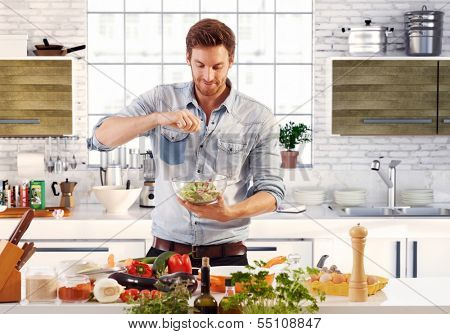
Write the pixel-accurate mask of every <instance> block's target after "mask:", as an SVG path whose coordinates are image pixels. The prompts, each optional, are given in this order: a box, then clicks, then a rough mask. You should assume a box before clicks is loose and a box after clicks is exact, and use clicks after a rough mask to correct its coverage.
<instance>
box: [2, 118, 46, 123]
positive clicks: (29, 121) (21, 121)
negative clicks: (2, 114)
mask: <svg viewBox="0 0 450 334" xmlns="http://www.w3.org/2000/svg"><path fill="white" fill-rule="evenodd" d="M0 124H41V121H40V120H39V119H0Z"/></svg>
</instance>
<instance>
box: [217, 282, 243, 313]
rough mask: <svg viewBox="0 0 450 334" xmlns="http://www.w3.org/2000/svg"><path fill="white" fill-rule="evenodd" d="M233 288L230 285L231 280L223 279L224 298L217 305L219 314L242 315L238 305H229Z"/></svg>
mask: <svg viewBox="0 0 450 334" xmlns="http://www.w3.org/2000/svg"><path fill="white" fill-rule="evenodd" d="M234 294H235V288H234V285H232V284H231V278H227V279H225V296H224V297H223V298H222V300H221V301H220V303H219V313H221V314H242V309H241V307H240V305H231V301H230V297H231V296H234Z"/></svg>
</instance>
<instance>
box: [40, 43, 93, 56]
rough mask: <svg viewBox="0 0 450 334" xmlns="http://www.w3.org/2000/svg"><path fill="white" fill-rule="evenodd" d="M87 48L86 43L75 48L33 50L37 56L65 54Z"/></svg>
mask: <svg viewBox="0 0 450 334" xmlns="http://www.w3.org/2000/svg"><path fill="white" fill-rule="evenodd" d="M85 48H86V45H79V46H75V47H73V48H68V49H61V50H49V49H45V50H39V49H38V50H33V53H34V54H35V55H36V56H65V55H66V54H68V53H71V52H75V51H79V50H84V49H85Z"/></svg>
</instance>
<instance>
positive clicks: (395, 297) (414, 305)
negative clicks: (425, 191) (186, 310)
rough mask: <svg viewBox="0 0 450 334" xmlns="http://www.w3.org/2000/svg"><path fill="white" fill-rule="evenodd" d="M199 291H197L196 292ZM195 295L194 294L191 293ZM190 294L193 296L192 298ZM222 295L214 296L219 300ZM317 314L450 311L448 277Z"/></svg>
mask: <svg viewBox="0 0 450 334" xmlns="http://www.w3.org/2000/svg"><path fill="white" fill-rule="evenodd" d="M196 294H198V291H197V292H196ZM194 297H195V295H194ZM194 297H193V298H194ZM221 297H222V295H221V294H217V295H216V298H217V299H218V300H220V299H221ZM125 306H126V304H123V303H116V304H99V303H93V302H92V303H85V304H24V305H23V304H20V303H3V304H0V313H10V314H11V313H16V314H18V313H19V314H25V313H40V314H46V313H70V314H71V313H82V314H95V313H97V314H98V313H115V314H117V313H124V307H125ZM319 307H320V311H319V313H386V314H389V313H435V314H445V313H449V312H450V277H445V278H405V279H391V280H390V281H389V283H388V285H387V286H386V287H385V288H384V289H383V290H382V291H380V292H378V293H377V294H376V295H374V296H370V297H369V300H368V301H367V302H362V303H355V302H349V301H348V299H347V297H337V296H327V298H326V300H325V302H323V303H320V304H319Z"/></svg>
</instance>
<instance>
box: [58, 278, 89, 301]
mask: <svg viewBox="0 0 450 334" xmlns="http://www.w3.org/2000/svg"><path fill="white" fill-rule="evenodd" d="M91 292H92V286H91V282H90V281H89V277H88V276H86V275H61V276H60V277H59V288H58V297H59V299H60V300H61V301H62V302H65V303H84V302H87V301H88V300H89V297H90V295H91Z"/></svg>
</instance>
